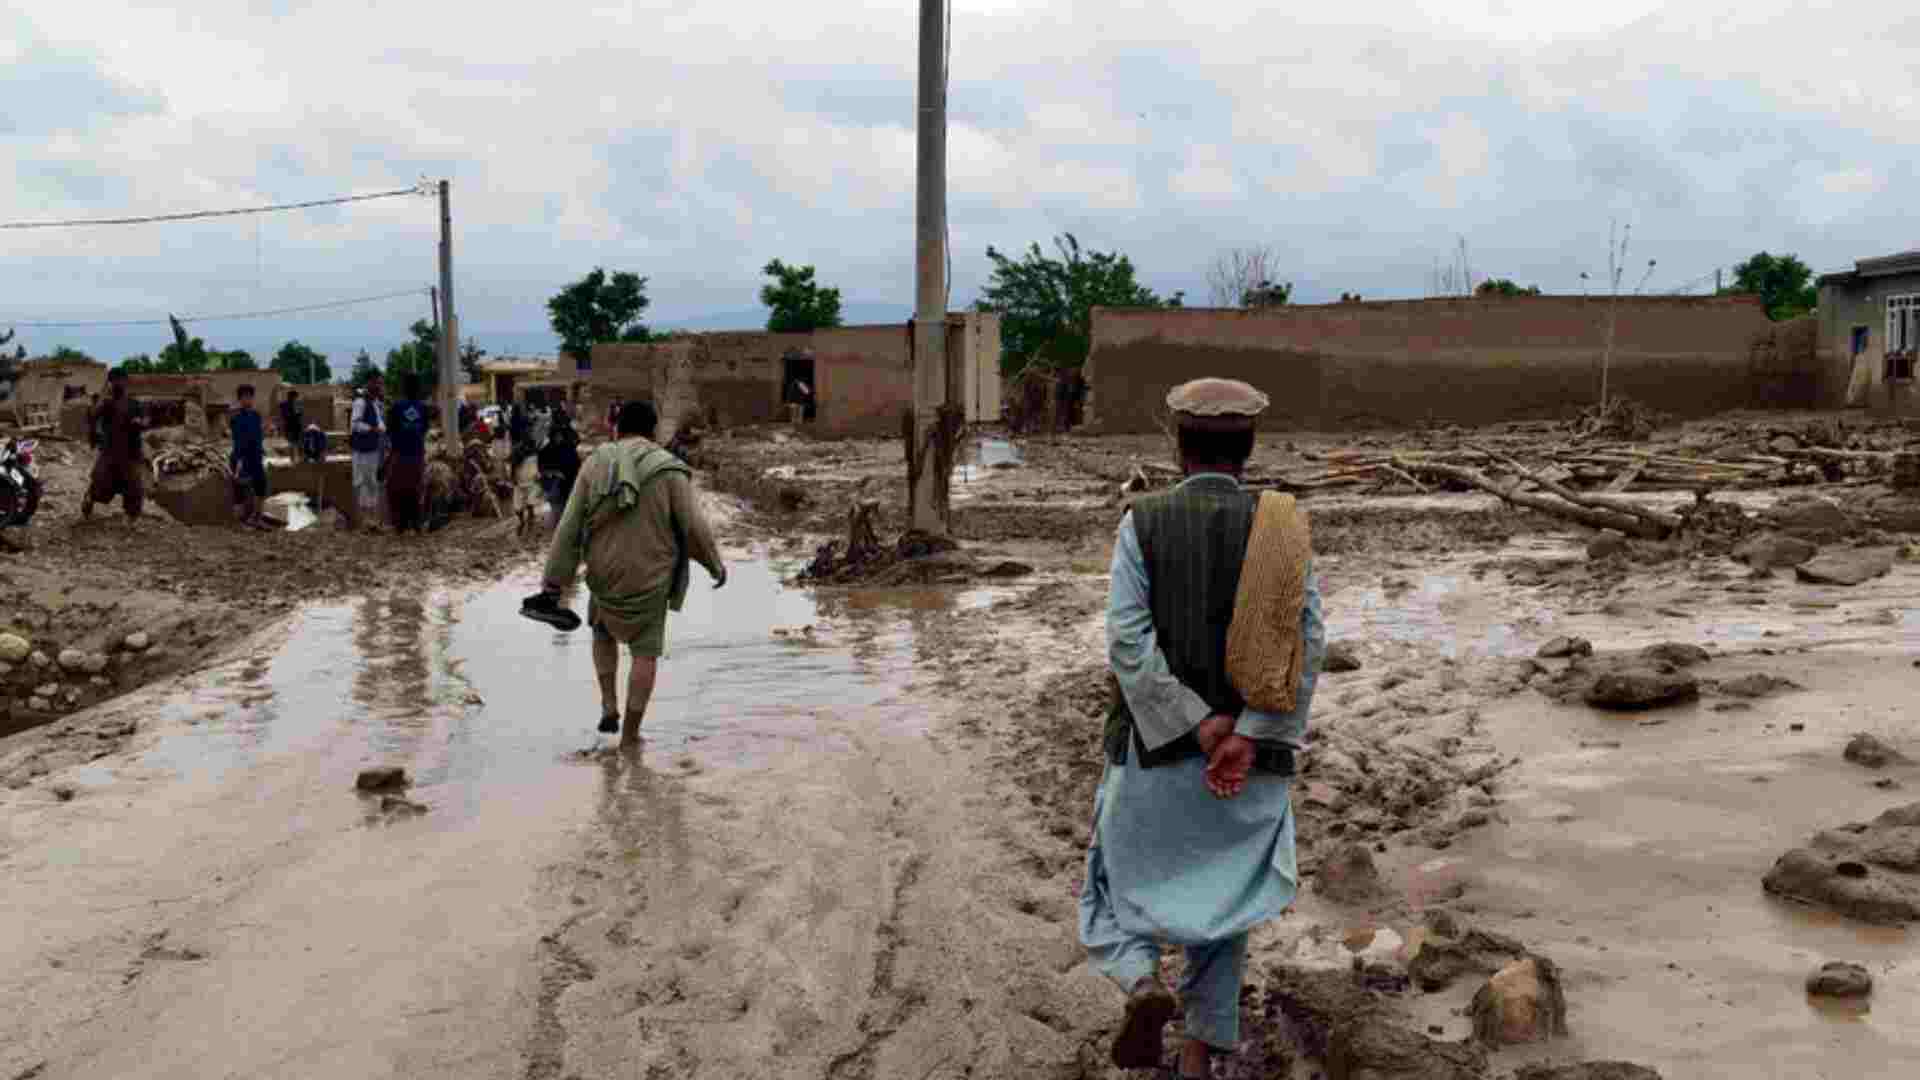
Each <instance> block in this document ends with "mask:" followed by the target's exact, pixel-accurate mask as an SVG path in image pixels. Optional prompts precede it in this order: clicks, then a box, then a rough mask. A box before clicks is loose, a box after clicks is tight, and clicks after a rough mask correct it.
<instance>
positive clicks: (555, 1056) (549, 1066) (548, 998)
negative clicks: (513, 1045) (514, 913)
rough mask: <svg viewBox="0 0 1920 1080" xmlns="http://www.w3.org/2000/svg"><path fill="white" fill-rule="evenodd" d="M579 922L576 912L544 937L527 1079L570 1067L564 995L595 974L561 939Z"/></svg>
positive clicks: (550, 1076)
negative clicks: (562, 1011)
mask: <svg viewBox="0 0 1920 1080" xmlns="http://www.w3.org/2000/svg"><path fill="white" fill-rule="evenodd" d="M579 921H580V916H578V915H576V916H574V917H573V918H570V919H568V920H567V921H566V922H563V923H561V924H560V926H559V927H558V928H557V929H555V930H554V931H553V932H551V933H549V934H546V935H545V936H543V937H541V939H540V990H539V993H538V995H537V996H536V998H535V1002H534V1021H533V1032H532V1034H531V1035H529V1036H528V1039H527V1049H526V1060H527V1067H526V1070H525V1071H524V1072H523V1073H522V1074H521V1075H522V1076H523V1077H524V1080H557V1078H558V1077H559V1076H560V1074H561V1072H562V1071H563V1070H564V1069H565V1067H566V1048H567V1027H566V1024H565V1023H563V1022H562V1021H561V1019H560V998H561V996H562V995H564V994H565V993H566V992H567V991H568V990H569V989H571V988H572V987H573V986H574V985H575V984H576V983H583V982H589V981H591V980H592V979H593V977H594V974H595V972H594V969H593V965H592V964H589V963H588V962H587V961H586V960H585V959H584V958H583V957H581V955H580V954H579V953H578V952H575V951H574V949H573V946H571V945H568V944H567V943H566V942H565V941H563V940H561V938H562V935H564V934H565V933H566V932H567V931H568V930H570V929H572V928H573V925H574V924H575V923H577V922H579Z"/></svg>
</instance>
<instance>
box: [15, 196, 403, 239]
mask: <svg viewBox="0 0 1920 1080" xmlns="http://www.w3.org/2000/svg"><path fill="white" fill-rule="evenodd" d="M426 193H427V192H426V189H425V188H424V187H422V186H414V187H410V188H397V189H395V190H393V191H375V192H370V193H368V194H366V195H336V196H334V197H333V198H330V199H309V200H307V201H306V202H294V203H277V204H275V205H273V206H248V207H241V208H239V209H234V210H194V211H191V212H188V213H184V214H149V215H146V216H144V217H118V218H71V219H68V220H65V221H0V230H4V229H70V228H81V227H85V226H89V225H151V224H154V223H156V222H162V221H198V220H200V219H203V218H218V217H239V216H241V215H244V214H272V213H277V212H279V211H283V210H308V209H312V208H313V207H316V206H338V205H341V204H343V203H356V202H368V201H370V200H373V199H392V198H397V197H399V196H401V195H424V194H426Z"/></svg>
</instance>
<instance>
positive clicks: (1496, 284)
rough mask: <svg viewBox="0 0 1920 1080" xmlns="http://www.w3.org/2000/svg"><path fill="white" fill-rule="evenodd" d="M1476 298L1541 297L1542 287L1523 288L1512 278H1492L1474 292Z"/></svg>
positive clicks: (1530, 286)
mask: <svg viewBox="0 0 1920 1080" xmlns="http://www.w3.org/2000/svg"><path fill="white" fill-rule="evenodd" d="M1473 293H1474V295H1475V296H1539V295H1540V286H1538V285H1529V286H1527V287H1526V288H1524V289H1523V288H1521V287H1520V286H1519V285H1517V284H1515V283H1514V280H1513V279H1512V278H1490V279H1488V280H1486V281H1483V282H1481V283H1480V286H1479V287H1478V288H1476V289H1474V290H1473Z"/></svg>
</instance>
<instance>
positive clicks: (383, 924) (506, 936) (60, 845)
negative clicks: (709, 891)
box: [0, 559, 974, 1080]
mask: <svg viewBox="0 0 1920 1080" xmlns="http://www.w3.org/2000/svg"><path fill="white" fill-rule="evenodd" d="M696 577H697V578H699V581H698V582H697V583H696V584H695V586H694V595H693V596H691V597H690V599H689V601H688V604H687V610H686V612H685V613H684V614H682V615H679V616H676V617H674V619H673V620H672V622H671V624H670V630H669V653H670V656H669V658H668V659H667V660H666V661H665V662H663V664H662V673H663V674H662V682H661V686H660V689H659V691H658V692H657V694H656V697H655V699H654V702H653V706H652V709H651V712H650V714H649V717H648V722H647V727H646V732H647V736H648V743H647V746H646V749H645V751H644V753H643V755H642V756H641V757H640V758H638V759H634V760H630V761H628V760H622V759H620V758H619V757H618V755H609V754H606V753H602V752H600V748H603V747H605V746H606V745H607V744H608V743H609V742H610V740H609V739H608V738H607V737H605V736H596V735H595V734H594V733H593V730H592V729H593V725H594V722H595V720H596V719H597V716H598V707H597V705H598V703H597V692H596V689H595V684H594V679H593V669H592V663H591V658H590V653H589V644H590V642H589V637H588V634H587V632H585V631H584V630H583V631H581V632H579V633H576V634H573V635H562V634H558V633H556V632H554V631H552V630H550V629H548V628H546V627H543V626H540V625H538V624H535V623H532V622H529V621H527V620H525V619H522V618H521V617H520V616H519V615H518V613H517V606H518V603H519V600H520V598H521V597H522V596H524V595H525V594H527V593H529V592H531V591H533V589H534V588H535V586H536V579H535V578H534V577H533V576H532V574H531V571H529V572H525V573H522V574H521V575H519V576H517V577H515V578H513V579H510V580H508V581H505V582H502V583H501V584H499V585H497V586H494V587H491V588H488V589H485V590H483V591H479V592H443V591H437V590H434V589H430V588H422V589H421V590H420V591H419V592H417V593H393V594H385V595H377V596H369V597H365V598H363V599H361V600H358V601H356V602H354V603H350V604H344V605H338V606H323V607H319V608H315V609H310V610H309V611H307V612H305V613H304V614H302V615H301V616H299V617H297V618H296V619H295V620H294V621H293V622H292V623H290V624H289V625H286V626H284V627H282V628H280V629H279V630H278V631H276V632H275V633H274V634H273V636H272V637H270V638H268V639H263V640H260V641H258V642H256V643H255V644H254V647H252V648H251V649H249V650H247V651H246V652H245V653H244V654H243V655H240V656H238V657H237V658H235V659H233V660H232V661H230V662H228V663H225V664H223V665H221V666H219V667H217V668H214V669H212V670H210V671H207V672H203V673H201V674H200V675H198V676H195V677H191V678H189V679H185V680H181V681H180V682H179V683H177V684H174V685H172V686H159V687H152V688H149V689H148V690H146V691H143V692H141V693H139V694H135V695H132V696H130V697H129V698H126V699H122V700H121V701H120V702H117V703H115V704H114V705H113V706H111V707H113V708H116V709H119V710H121V711H122V712H123V714H124V715H125V716H127V717H129V718H133V719H136V720H137V721H138V722H139V723H140V724H141V729H142V731H143V732H149V733H152V734H150V735H148V736H146V737H145V741H144V749H143V750H142V751H141V752H138V753H135V754H132V755H127V756H122V757H118V758H107V759H103V760H102V761H101V762H98V763H96V765H94V766H92V767H88V768H86V769H82V770H79V771H78V772H76V773H74V774H72V775H71V776H70V777H69V779H70V780H71V781H72V782H73V783H74V784H75V785H76V786H77V792H76V793H75V794H74V795H73V797H72V800H71V801H70V802H53V801H51V800H49V799H47V797H46V795H45V794H44V793H43V792H39V791H35V792H33V793H32V795H33V798H32V799H31V800H29V799H28V798H27V793H15V796H16V797H15V798H14V800H13V801H12V802H11V803H10V804H9V805H8V806H7V808H6V811H5V816H6V819H7V831H6V837H5V843H4V846H3V847H0V866H4V868H5V869H4V874H0V1002H5V1003H6V1004H5V1005H4V1007H0V1076H15V1075H34V1076H36V1077H41V1078H46V1080H50V1078H53V1077H96V1076H127V1077H130V1076H181V1077H188V1076H192V1077H201V1076H209V1075H223V1076H247V1077H264V1076H289V1077H292V1076H349V1075H351V1076H386V1075H393V1076H410V1077H414V1076H437V1075H448V1076H454V1075H458V1076H482V1075H513V1076H519V1075H521V1074H522V1065H521V1063H522V1062H523V1061H528V1062H532V1064H529V1065H527V1066H526V1074H527V1075H549V1074H548V1073H544V1072H540V1071H539V1069H536V1068H535V1066H536V1065H538V1066H539V1068H540V1069H545V1068H547V1067H548V1066H553V1067H555V1068H557V1067H558V1066H557V1062H558V1061H559V1060H561V1059H562V1057H563V1056H564V1054H565V1051H564V1049H563V1044H564V1043H565V1042H566V1034H567V1030H568V1024H567V1023H565V1022H564V1021H563V1020H561V1019H558V1018H556V1017H555V1016H554V1010H555V1008H556V1006H555V1004H554V1000H553V997H554V995H553V994H552V993H549V992H548V989H549V984H550V983H551V981H552V979H553V978H554V977H555V976H554V975H553V971H552V967H553V964H554V963H555V961H554V958H553V955H552V952H553V948H552V946H550V945H549V944H546V943H545V942H550V941H552V940H554V938H553V933H554V932H555V931H554V930H553V927H555V926H565V925H567V923H566V922H565V920H566V919H567V918H568V917H569V916H571V917H573V918H578V917H579V914H580V912H581V911H582V910H595V909H597V904H598V901H597V900H595V901H592V902H590V901H589V898H588V897H586V896H583V895H582V890H583V889H584V888H586V886H585V885H583V884H581V882H582V880H583V878H582V877H580V876H579V875H582V874H585V875H587V876H589V877H596V876H597V877H598V878H600V879H604V878H605V877H606V876H607V873H608V871H606V870H600V871H592V872H590V873H589V872H587V871H578V870H577V868H575V867H574V857H575V856H578V855H579V854H580V853H581V852H582V851H583V850H585V849H587V848H591V847H593V846H594V845H595V844H597V843H599V842H600V840H601V838H603V837H605V836H607V835H615V836H625V837H629V838H632V837H637V836H641V835H643V834H644V836H645V837H646V840H645V842H644V843H643V842H641V841H638V840H635V841H634V842H633V844H632V845H631V849H630V850H627V851H624V852H614V853H612V855H611V856H610V857H612V858H614V859H615V865H616V868H617V866H618V864H619V862H620V860H626V861H628V862H631V861H632V860H636V859H653V858H665V857H666V856H665V855H663V854H662V853H672V852H678V853H679V855H678V856H677V859H678V861H677V862H675V861H674V860H673V859H669V860H668V861H669V862H674V865H675V866H676V867H677V870H676V873H678V874H681V875H685V876H687V878H688V880H689V881H691V880H692V879H693V878H696V877H699V876H701V875H708V874H712V873H715V872H716V871H714V870H713V869H711V868H707V869H703V868H701V866H700V865H698V864H699V863H700V861H701V860H700V858H699V857H697V856H690V855H689V854H688V852H689V851H692V850H695V849H696V848H699V847H701V845H700V844H699V843H697V842H696V840H695V833H696V832H697V831H698V830H699V828H700V826H699V825H698V824H697V823H696V822H695V821H694V819H693V817H692V815H691V814H683V813H682V812H681V811H679V810H674V811H673V812H671V813H669V812H667V803H665V802H663V801H662V800H663V799H667V798H668V796H667V795H666V794H664V792H665V790H666V786H667V785H671V784H673V783H675V782H680V783H683V784H685V785H686V786H687V787H689V788H692V787H697V786H699V784H701V783H712V784H714V785H716V788H718V789H726V788H727V787H728V786H729V785H737V783H738V778H739V777H740V776H742V775H752V774H754V773H756V772H767V771H780V770H782V769H786V770H797V771H798V772H799V773H800V774H802V775H806V774H809V773H811V774H812V775H814V777H815V779H816V781H817V780H818V778H819V776H820V775H821V774H822V773H823V772H826V771H828V766H826V765H823V764H822V761H823V760H828V761H830V760H832V759H833V756H834V755H835V754H836V753H844V752H845V750H846V748H847V746H848V744H849V743H850V742H851V741H859V740H863V739H890V738H893V739H908V738H915V737H919V736H918V731H919V725H920V724H921V723H922V722H923V714H922V713H920V712H917V711H915V710H913V709H910V708H908V707H907V706H906V705H905V704H904V703H903V701H902V700H901V698H900V691H901V687H902V686H903V685H904V684H905V682H906V678H907V671H908V669H909V667H910V666H911V665H912V663H913V660H914V642H915V638H916V635H918V634H919V633H921V632H922V631H923V630H924V629H926V628H927V627H928V626H929V625H932V624H937V622H938V621H939V620H940V619H941V618H942V611H943V609H945V608H946V607H949V606H950V605H951V604H952V603H953V602H954V599H955V598H954V597H952V596H951V595H944V594H925V595H922V594H911V595H909V596H905V597H903V596H888V595H879V594H858V593H856V594H852V595H851V596H843V597H841V598H839V599H838V600H837V601H836V603H835V608H834V612H833V613H832V617H831V618H830V619H828V618H823V616H822V614H821V612H820V611H819V609H818V608H816V606H815V604H814V602H813V601H812V600H811V599H810V598H809V596H808V595H807V594H804V593H801V592H798V591H792V590H789V589H787V588H785V587H783V586H782V585H781V584H780V581H779V578H778V577H777V575H776V571H775V569H774V568H773V567H771V566H770V565H769V564H768V563H767V562H766V561H764V560H763V559H753V560H748V561H741V562H738V563H736V564H734V566H733V568H732V579H731V581H730V582H729V583H728V585H727V587H726V588H725V589H723V590H720V591H718V592H714V591H711V590H710V588H709V587H708V585H707V584H706V582H705V578H704V575H699V574H697V575H696ZM963 599H964V598H963ZM903 600H910V601H913V602H909V603H902V601H903ZM965 602H974V601H971V600H968V601H965ZM576 603H577V605H578V604H582V603H584V597H582V598H581V599H580V600H579V601H577V602H576ZM829 639H831V644H830V645H829ZM384 764H392V765H402V766H404V767H406V768H407V770H408V771H409V772H410V773H411V775H412V777H413V786H412V788H411V789H410V790H409V791H408V792H407V793H406V795H407V797H408V798H409V799H411V800H414V801H415V802H417V803H418V804H420V805H422V806H424V807H426V812H425V813H423V814H414V813H411V812H409V811H408V810H407V809H405V808H389V809H383V808H382V804H381V802H380V801H379V800H378V799H377V798H374V797H368V796H362V795H358V794H356V792H355V791H354V779H355V775H356V773H357V771H358V770H360V769H361V768H364V767H366V766H370V765H384ZM736 791H737V787H736ZM728 798H729V796H728V795H726V794H723V793H721V792H720V791H716V792H715V793H713V794H711V795H710V796H708V799H709V803H708V804H703V805H712V806H718V805H720V804H722V803H725V802H726V801H727V799H728ZM896 802H897V800H896ZM767 809H768V806H767V804H765V803H764V802H762V803H759V804H753V803H750V804H749V805H748V810H749V811H750V812H752V813H754V814H755V815H756V816H758V815H760V814H762V813H764V812H765V811H766V810H767ZM739 815H740V811H739V810H734V811H732V816H733V817H735V818H737V817H739ZM876 816H878V814H877V812H876ZM601 853H602V854H607V852H606V851H605V850H604V849H602V850H601ZM720 854H723V853H710V854H709V855H708V856H707V857H709V858H717V857H719V855H720ZM732 854H734V855H738V854H740V852H739V851H738V850H735V851H734V852H732ZM688 858H692V859H693V860H694V861H693V863H688V862H686V859H688ZM849 865H850V866H851V865H852V864H851V863H850V864H849ZM882 869H884V867H882ZM848 873H849V875H850V876H852V877H854V878H856V879H857V877H858V875H857V868H853V869H849V870H848ZM823 888H824V886H823ZM735 903H736V905H737V903H738V901H737V900H736V901H735ZM859 1000H860V995H859V993H858V992H857V990H856V992H853V993H851V994H850V995H849V999H848V1002H846V1003H843V1008H845V1009H848V1010H852V1009H853V1007H854V1006H855V1005H857V1003H858V1001H859ZM846 1019H847V1021H848V1022H849V1024H851V1021H852V1019H853V1012H852V1011H849V1012H848V1013H847V1016H846ZM41 1063H45V1064H44V1065H42V1064H41ZM36 1067H40V1068H41V1071H39V1072H34V1071H32V1070H33V1069H35V1068H36ZM588 1074H589V1075H600V1073H599V1072H598V1071H597V1070H593V1069H589V1071H588ZM614 1074H616V1073H608V1074H607V1075H614ZM617 1074H619V1075H627V1074H628V1073H626V1072H624V1071H619V1072H618V1073H617ZM550 1075H558V1073H557V1072H555V1073H551V1074H550Z"/></svg>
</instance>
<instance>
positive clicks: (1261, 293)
mask: <svg viewBox="0 0 1920 1080" xmlns="http://www.w3.org/2000/svg"><path fill="white" fill-rule="evenodd" d="M1292 298H1293V282H1291V281H1289V282H1287V283H1286V284H1284V285H1282V284H1276V283H1275V282H1271V281H1264V280H1263V281H1261V282H1260V283H1259V284H1257V285H1255V286H1254V287H1253V288H1251V289H1248V290H1247V291H1246V292H1244V293H1241V294H1240V306H1241V307H1246V308H1269V307H1285V306H1286V303H1287V301H1288V300H1291V299H1292Z"/></svg>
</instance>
